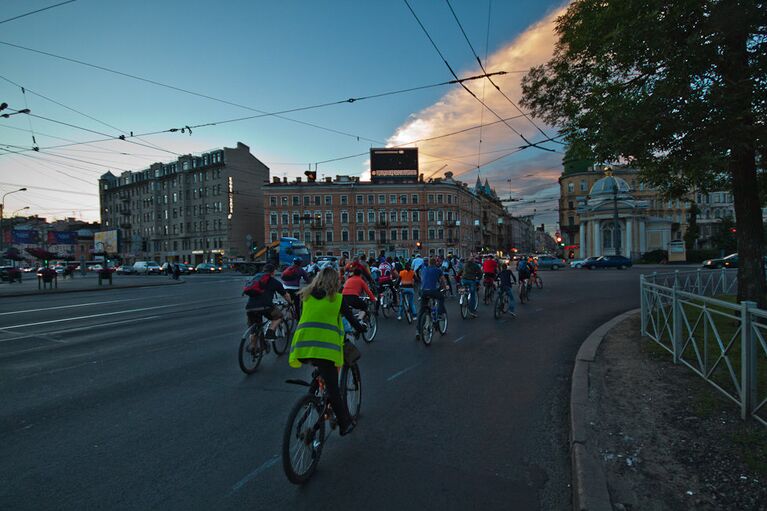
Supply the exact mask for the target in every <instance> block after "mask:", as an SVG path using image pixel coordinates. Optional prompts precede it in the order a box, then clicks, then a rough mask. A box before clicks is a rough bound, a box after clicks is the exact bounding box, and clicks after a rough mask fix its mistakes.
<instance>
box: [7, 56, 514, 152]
mask: <svg viewBox="0 0 767 511" xmlns="http://www.w3.org/2000/svg"><path fill="white" fill-rule="evenodd" d="M0 44H3V45H6V46H10V47H12V48H17V49H21V50H25V51H29V52H32V53H37V54H40V55H46V56H48V57H51V58H56V59H60V60H65V61H67V62H72V63H75V64H79V65H82V66H86V67H91V68H93V69H99V70H101V71H105V72H108V73H113V74H116V75H120V76H124V77H126V78H131V79H134V80H139V81H142V82H146V83H150V84H152V85H156V86H158V87H164V88H167V89H170V90H174V91H176V92H182V93H184V94H189V95H192V96H197V97H201V98H205V99H209V100H211V101H216V102H218V103H223V104H226V105H231V106H236V107H238V108H243V109H245V110H250V111H253V112H258V113H260V114H263V116H267V115H268V116H273V117H277V118H279V119H283V120H286V121H290V122H295V123H298V124H302V125H305V126H310V127H313V128H317V129H320V130H324V131H327V132H330V133H336V134H339V135H344V136H347V137H352V138H356V139H357V140H358V141H359V140H365V141H367V142H376V141H375V140H372V139H369V138H366V137H363V136H360V135H356V134H354V133H347V132H344V131H341V130H336V129H334V128H328V127H325V126H321V125H319V124H314V123H311V122H306V121H301V120H298V119H293V118H291V117H286V116H284V115H282V114H283V113H286V112H290V111H291V110H287V111H285V112H272V113H269V112H266V111H264V110H260V109H257V108H253V107H250V106H247V105H243V104H240V103H235V102H233V101H228V100H225V99H220V98H216V97H214V96H210V95H208V94H202V93H199V92H194V91H191V90H188V89H184V88H181V87H176V86H174V85H169V84H166V83H162V82H159V81H157V80H152V79H149V78H144V77H141V76H137V75H133V74H130V73H125V72H122V71H117V70H115V69H110V68H108V67H105V66H100V65H97V64H91V63H89V62H85V61H82V60H78V59H74V58H70V57H64V56H62V55H56V54H55V53H50V52H47V51H42V50H36V49H34V48H29V47H26V46H21V45H19V44H14V43H9V42H7V41H0ZM511 72H512V73H519V72H523V71H511ZM499 74H506V72H505V71H503V72H500V73H499ZM454 77H455V79H456V80H458V82H460V80H461V79H459V78H458V77H457V76H454ZM479 78H484V76H477V77H472V78H470V79H479ZM468 79H469V78H467V79H464V80H468ZM458 82H455V81H452V80H451V81H450V82H444V83H441V84H434V85H431V86H422V87H416V88H412V89H409V90H405V91H402V92H410V91H412V90H419V89H423V88H429V87H437V86H439V85H447V84H451V83H458ZM461 84H462V82H461ZM394 93H399V92H391V93H382V94H375V95H372V96H369V97H362V98H349V99H347V100H343V101H341V102H342V103H343V102H347V103H351V102H354V101H360V100H362V99H372V98H374V97H382V96H386V95H392V94H394ZM239 120H245V119H239ZM230 122H233V121H230ZM218 124H221V123H218ZM192 127H194V126H192ZM137 136H144V135H137ZM376 143H377V142H376Z"/></svg>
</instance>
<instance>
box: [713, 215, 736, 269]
mask: <svg viewBox="0 0 767 511" xmlns="http://www.w3.org/2000/svg"><path fill="white" fill-rule="evenodd" d="M735 230H736V228H735V222H733V221H732V218H729V217H727V218H723V219H722V221H721V222H719V223H718V224H717V225H716V227H714V232H712V233H711V243H712V244H713V245H714V248H716V249H719V250H722V251H724V255H728V254H732V253H733V252H735V251H736V250H737V247H738V241H737V239H736V236H735V234H736V233H735V232H734V231H735ZM738 260H740V255H738ZM738 262H740V261H738Z"/></svg>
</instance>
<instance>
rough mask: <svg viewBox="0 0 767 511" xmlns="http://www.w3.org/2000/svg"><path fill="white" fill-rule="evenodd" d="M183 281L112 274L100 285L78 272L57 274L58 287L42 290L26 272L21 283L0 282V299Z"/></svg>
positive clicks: (174, 283)
mask: <svg viewBox="0 0 767 511" xmlns="http://www.w3.org/2000/svg"><path fill="white" fill-rule="evenodd" d="M183 283H184V280H183V278H182V279H181V280H173V279H171V278H169V277H167V276H165V275H152V276H138V275H113V276H112V285H111V286H110V285H109V282H107V281H104V282H103V283H102V285H101V286H99V279H98V276H97V275H94V274H87V275H85V276H82V275H79V274H78V275H76V276H75V277H74V278H72V279H69V278H68V279H62V278H61V277H60V276H59V279H58V288H53V289H50V288H49V289H45V290H43V289H38V288H37V277H36V276H35V275H34V274H31V275H29V274H26V275H24V279H23V281H22V282H21V284H19V283H13V284H9V283H8V282H2V283H0V299H2V298H7V297H13V296H36V295H44V294H52V293H72V292H77V291H99V290H108V289H125V288H131V287H144V286H170V285H177V284H183Z"/></svg>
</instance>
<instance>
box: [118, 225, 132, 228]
mask: <svg viewBox="0 0 767 511" xmlns="http://www.w3.org/2000/svg"><path fill="white" fill-rule="evenodd" d="M132 227H133V225H131V224H120V229H130V228H132Z"/></svg>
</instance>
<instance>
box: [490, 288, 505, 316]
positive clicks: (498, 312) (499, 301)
mask: <svg viewBox="0 0 767 511" xmlns="http://www.w3.org/2000/svg"><path fill="white" fill-rule="evenodd" d="M505 302H506V300H505V298H504V296H503V293H498V298H496V299H495V307H494V310H493V315H494V316H495V319H501V316H503V313H504V312H505V311H504V309H505V308H506V303H505Z"/></svg>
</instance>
